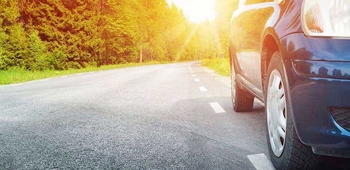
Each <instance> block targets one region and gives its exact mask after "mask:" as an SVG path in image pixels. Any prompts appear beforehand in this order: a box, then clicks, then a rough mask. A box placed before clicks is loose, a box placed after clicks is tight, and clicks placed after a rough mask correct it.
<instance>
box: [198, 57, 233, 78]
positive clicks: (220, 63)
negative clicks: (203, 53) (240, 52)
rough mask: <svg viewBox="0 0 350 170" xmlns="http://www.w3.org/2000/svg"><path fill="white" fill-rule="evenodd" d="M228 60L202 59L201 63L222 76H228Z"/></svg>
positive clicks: (229, 73)
mask: <svg viewBox="0 0 350 170" xmlns="http://www.w3.org/2000/svg"><path fill="white" fill-rule="evenodd" d="M229 61H230V60H229V59H228V58H214V59H203V60H202V63H201V65H202V66H206V67H208V68H210V69H212V70H214V71H216V72H217V73H219V74H220V75H222V76H230V75H231V72H230V62H229Z"/></svg>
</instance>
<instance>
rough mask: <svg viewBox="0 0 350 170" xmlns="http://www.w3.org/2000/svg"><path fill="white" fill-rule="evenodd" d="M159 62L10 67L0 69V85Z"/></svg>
mask: <svg viewBox="0 0 350 170" xmlns="http://www.w3.org/2000/svg"><path fill="white" fill-rule="evenodd" d="M152 64H159V63H158V62H148V63H129V64H119V65H109V66H102V67H87V68H84V69H69V70H63V71H57V70H45V71H35V72H34V71H28V70H24V69H18V68H16V69H10V70H0V85H6V84H14V83H21V82H26V81H32V80H39V79H44V78H50V77H57V76H64V75H70V74H77V73H85V72H92V71H101V70H112V69H117V68H125V67H136V66H144V65H152Z"/></svg>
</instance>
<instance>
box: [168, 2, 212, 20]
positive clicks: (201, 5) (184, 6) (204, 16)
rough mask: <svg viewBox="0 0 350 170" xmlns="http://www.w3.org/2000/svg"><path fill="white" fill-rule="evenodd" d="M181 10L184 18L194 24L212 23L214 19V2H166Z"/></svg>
mask: <svg viewBox="0 0 350 170" xmlns="http://www.w3.org/2000/svg"><path fill="white" fill-rule="evenodd" d="M167 2H168V3H169V4H172V3H174V4H175V5H176V6H177V7H179V8H180V9H181V10H183V12H184V14H185V16H186V17H187V18H188V19H189V20H190V21H191V22H194V23H201V22H204V21H205V20H209V21H213V20H214V19H215V17H216V13H215V5H216V0H167Z"/></svg>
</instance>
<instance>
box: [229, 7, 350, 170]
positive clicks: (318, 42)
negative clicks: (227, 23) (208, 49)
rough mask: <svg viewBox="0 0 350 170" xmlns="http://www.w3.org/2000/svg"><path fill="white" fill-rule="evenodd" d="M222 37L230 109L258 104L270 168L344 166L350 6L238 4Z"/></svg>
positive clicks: (349, 153)
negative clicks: (339, 161) (333, 160)
mask: <svg viewBox="0 0 350 170" xmlns="http://www.w3.org/2000/svg"><path fill="white" fill-rule="evenodd" d="M230 29H231V37H230V63H231V69H232V96H233V97H232V99H233V100H232V101H233V108H234V110H235V111H237V112H246V111H250V110H251V109H252V106H253V101H254V98H257V99H259V100H261V101H263V102H264V104H265V112H266V115H267V131H268V132H267V140H268V145H269V151H270V157H271V162H272V163H273V165H274V166H275V167H276V168H277V169H314V168H316V167H317V165H318V164H319V162H320V160H321V157H322V156H332V157H343V158H350V0H240V2H239V5H238V9H237V10H236V11H235V12H234V13H233V16H232V20H231V28H230Z"/></svg>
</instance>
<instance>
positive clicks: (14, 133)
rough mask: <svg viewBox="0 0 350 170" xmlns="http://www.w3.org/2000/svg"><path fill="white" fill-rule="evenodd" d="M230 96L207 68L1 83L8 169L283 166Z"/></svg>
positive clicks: (252, 116)
mask: <svg viewBox="0 0 350 170" xmlns="http://www.w3.org/2000/svg"><path fill="white" fill-rule="evenodd" d="M224 81H226V83H225V82H224ZM230 94H231V92H230V87H229V82H228V83H227V78H226V79H225V78H222V77H220V76H217V75H215V74H213V73H212V72H210V71H208V70H207V69H205V68H203V67H201V66H199V63H198V62H190V63H177V64H165V65H154V66H143V67H133V68H125V69H117V70H110V71H101V72H92V73H84V74H76V75H71V76H63V77H57V78H51V79H44V80H39V81H32V82H27V83H22V84H14V85H7V86H0V146H1V147H0V167H1V168H0V169H235V170H240V169H242V170H256V169H258V170H260V169H261V170H263V169H264V170H265V169H266V170H268V169H273V168H272V167H271V164H270V162H269V161H268V159H269V158H268V151H267V144H266V132H265V131H266V125H265V124H266V116H265V114H264V108H263V107H262V106H261V105H260V104H259V103H257V102H256V103H255V104H254V109H253V111H252V112H250V113H235V112H233V111H232V103H231V97H230Z"/></svg>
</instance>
